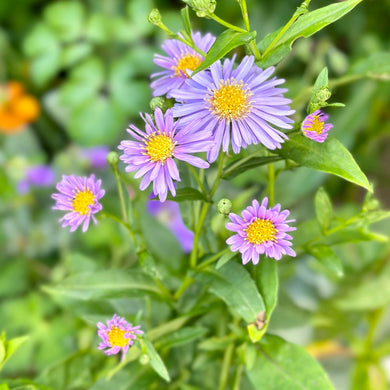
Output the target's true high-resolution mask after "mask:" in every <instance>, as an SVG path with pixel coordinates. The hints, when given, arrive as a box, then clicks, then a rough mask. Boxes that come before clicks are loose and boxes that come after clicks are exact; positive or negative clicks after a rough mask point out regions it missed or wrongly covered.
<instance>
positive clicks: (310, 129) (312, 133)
mask: <svg viewBox="0 0 390 390" xmlns="http://www.w3.org/2000/svg"><path fill="white" fill-rule="evenodd" d="M328 118H329V116H328V115H326V114H324V113H323V112H321V110H316V111H314V112H313V113H311V114H310V115H308V116H307V117H306V118H305V119H304V121H303V122H302V131H303V134H304V135H305V136H306V137H307V138H310V139H312V140H313V141H316V142H324V141H325V140H326V138H327V137H328V131H329V130H330V129H331V128H332V127H333V125H332V124H331V123H325V122H326V121H327V120H328Z"/></svg>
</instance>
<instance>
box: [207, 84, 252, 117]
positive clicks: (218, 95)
mask: <svg viewBox="0 0 390 390" xmlns="http://www.w3.org/2000/svg"><path fill="white" fill-rule="evenodd" d="M209 93H210V94H211V96H208V97H207V98H206V101H207V102H208V103H209V105H210V106H209V110H210V111H211V112H212V113H213V114H214V115H215V116H217V117H218V118H219V119H227V120H232V119H241V118H245V117H246V115H247V114H248V113H249V112H250V111H251V108H252V102H251V101H250V100H249V98H250V97H251V96H252V95H253V93H252V92H251V91H250V90H249V88H248V87H247V86H245V85H244V83H243V82H242V81H240V82H237V81H236V80H235V79H233V78H231V79H230V80H226V81H225V80H221V81H220V84H219V88H218V89H214V90H213V91H211V90H209Z"/></svg>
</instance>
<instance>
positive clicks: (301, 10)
mask: <svg viewBox="0 0 390 390" xmlns="http://www.w3.org/2000/svg"><path fill="white" fill-rule="evenodd" d="M309 3H310V0H306V1H304V2H303V3H302V4H301V5H300V6H299V7H298V9H297V10H296V11H295V12H294V14H293V16H292V17H291V19H290V20H289V21H288V22H287V24H286V25H284V26H283V28H282V29H281V30H280V32H279V33H278V35H277V36H276V37H275V38H274V40H273V41H272V42H271V44H270V45H269V46H268V47H267V49H266V50H265V51H264V53H263V54H262V56H261V58H265V57H267V54H268V53H269V52H270V51H271V50H272V49H273V48H274V46H275V45H276V43H277V42H278V41H279V39H280V38H281V37H282V36H283V34H284V33H285V32H286V31H287V30H288V29H289V28H290V26H291V25H292V24H293V23H294V22H295V21H296V20H297V19H298V18H299V17H300V16H301V15H303V14H304V13H306V12H307V6H308V5H309Z"/></svg>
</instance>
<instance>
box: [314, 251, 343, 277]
mask: <svg viewBox="0 0 390 390" xmlns="http://www.w3.org/2000/svg"><path fill="white" fill-rule="evenodd" d="M307 251H308V252H309V253H310V254H311V255H312V256H314V257H315V258H316V259H317V260H318V261H319V262H320V263H321V264H322V265H323V266H324V267H326V268H328V269H329V270H330V271H332V272H333V273H335V274H336V275H337V276H338V277H341V276H343V275H344V272H343V265H342V264H341V261H340V259H339V258H338V256H337V255H336V253H335V252H334V251H333V250H332V249H331V248H330V247H329V246H326V245H316V246H312V247H309V248H308V249H307Z"/></svg>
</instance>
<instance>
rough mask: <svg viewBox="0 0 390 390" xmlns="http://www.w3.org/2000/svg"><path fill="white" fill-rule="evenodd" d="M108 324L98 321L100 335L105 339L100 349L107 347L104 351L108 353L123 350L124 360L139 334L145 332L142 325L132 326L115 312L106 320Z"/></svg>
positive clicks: (113, 353) (111, 353) (112, 353)
mask: <svg viewBox="0 0 390 390" xmlns="http://www.w3.org/2000/svg"><path fill="white" fill-rule="evenodd" d="M106 323H107V326H106V325H105V324H103V323H102V322H98V323H97V327H98V331H97V334H98V336H99V337H100V338H101V339H102V340H103V341H102V342H101V343H100V344H99V346H98V349H101V350H102V349H106V348H109V349H106V350H105V351H104V353H105V354H106V355H108V356H109V355H116V354H117V353H119V352H120V351H122V360H123V359H124V357H125V354H126V352H127V351H128V350H129V347H131V346H132V345H133V344H134V340H136V338H137V335H140V334H143V333H144V332H143V331H142V330H140V326H139V325H138V326H132V325H131V324H129V323H127V321H126V320H125V319H124V318H121V317H119V316H118V315H117V314H114V316H113V317H112V319H111V320H107V321H106Z"/></svg>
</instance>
